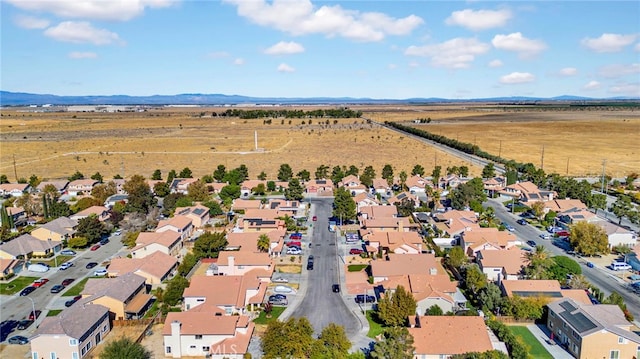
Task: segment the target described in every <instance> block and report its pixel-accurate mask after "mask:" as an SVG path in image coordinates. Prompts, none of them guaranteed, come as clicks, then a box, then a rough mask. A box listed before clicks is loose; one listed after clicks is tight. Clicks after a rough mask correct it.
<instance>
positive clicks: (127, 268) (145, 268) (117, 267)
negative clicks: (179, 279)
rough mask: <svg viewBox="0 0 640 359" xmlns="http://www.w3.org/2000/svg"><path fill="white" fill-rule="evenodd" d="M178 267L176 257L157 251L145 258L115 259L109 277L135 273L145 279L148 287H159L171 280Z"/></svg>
mask: <svg viewBox="0 0 640 359" xmlns="http://www.w3.org/2000/svg"><path fill="white" fill-rule="evenodd" d="M177 267H178V260H177V259H176V258H175V257H172V256H170V255H168V254H165V253H162V252H160V251H156V252H154V253H152V254H151V255H149V256H146V257H144V258H113V259H112V260H111V264H110V265H109V268H107V276H108V277H110V278H114V277H119V276H122V275H125V274H127V273H135V274H137V275H139V276H142V277H144V278H145V280H146V283H147V284H148V285H152V286H157V285H160V284H161V283H162V281H164V280H165V279H169V278H171V275H172V274H173V272H174V271H175V269H176V268H177Z"/></svg>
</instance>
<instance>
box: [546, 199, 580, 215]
mask: <svg viewBox="0 0 640 359" xmlns="http://www.w3.org/2000/svg"><path fill="white" fill-rule="evenodd" d="M543 203H544V210H545V213H547V212H549V211H554V212H556V213H562V212H565V211H569V210H587V209H588V208H587V206H586V205H585V204H584V203H582V201H581V200H579V199H571V198H566V199H557V198H556V199H552V200H550V201H546V202H543Z"/></svg>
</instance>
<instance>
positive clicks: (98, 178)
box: [91, 172, 103, 183]
mask: <svg viewBox="0 0 640 359" xmlns="http://www.w3.org/2000/svg"><path fill="white" fill-rule="evenodd" d="M91 179H92V180H94V181H98V182H100V183H102V180H103V178H102V175H101V174H100V172H96V173H94V174H93V175H92V176H91Z"/></svg>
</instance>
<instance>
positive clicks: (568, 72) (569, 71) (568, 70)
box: [559, 67, 578, 76]
mask: <svg viewBox="0 0 640 359" xmlns="http://www.w3.org/2000/svg"><path fill="white" fill-rule="evenodd" d="M559 74H560V76H575V75H577V74H578V69H576V68H575V67H565V68H563V69H561V70H560V72H559Z"/></svg>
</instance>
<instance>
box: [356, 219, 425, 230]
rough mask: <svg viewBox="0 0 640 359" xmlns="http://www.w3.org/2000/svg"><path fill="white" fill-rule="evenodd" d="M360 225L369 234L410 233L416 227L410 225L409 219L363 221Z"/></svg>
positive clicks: (412, 224) (413, 224)
mask: <svg viewBox="0 0 640 359" xmlns="http://www.w3.org/2000/svg"><path fill="white" fill-rule="evenodd" d="M360 225H361V226H362V229H366V230H367V232H409V230H411V229H412V228H415V227H416V224H415V223H409V219H408V218H393V217H382V218H375V219H363V220H362V221H360Z"/></svg>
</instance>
